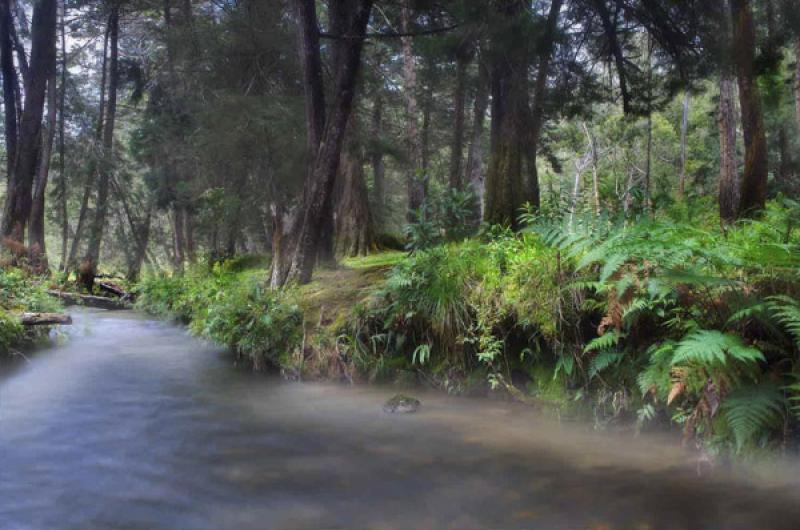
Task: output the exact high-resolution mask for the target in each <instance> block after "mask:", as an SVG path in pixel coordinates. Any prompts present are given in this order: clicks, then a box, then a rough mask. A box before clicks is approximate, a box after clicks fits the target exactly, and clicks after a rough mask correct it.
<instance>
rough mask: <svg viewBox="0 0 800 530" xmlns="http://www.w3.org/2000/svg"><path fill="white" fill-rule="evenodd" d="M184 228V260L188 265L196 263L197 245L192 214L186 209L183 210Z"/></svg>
mask: <svg viewBox="0 0 800 530" xmlns="http://www.w3.org/2000/svg"><path fill="white" fill-rule="evenodd" d="M183 217H184V223H183V224H184V228H185V229H186V259H187V260H188V261H189V264H190V265H194V264H195V263H197V244H196V242H195V238H194V213H193V212H192V210H191V209H190V208H188V207H185V206H184V210H183Z"/></svg>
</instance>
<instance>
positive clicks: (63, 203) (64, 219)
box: [58, 0, 69, 271]
mask: <svg viewBox="0 0 800 530" xmlns="http://www.w3.org/2000/svg"><path fill="white" fill-rule="evenodd" d="M66 18H67V4H66V2H65V1H63V0H62V2H61V16H60V19H61V20H60V22H59V25H60V27H61V84H60V86H59V94H58V115H59V119H58V179H59V186H58V188H59V189H58V211H59V217H60V219H61V264H60V265H59V269H60V270H61V271H66V270H67V245H68V244H69V216H68V212H67V171H66V167H67V164H66V146H65V143H64V140H65V134H64V131H65V128H66V127H65V123H66V114H65V110H66V102H67V32H66V23H65V19H66Z"/></svg>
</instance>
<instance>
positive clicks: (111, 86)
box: [83, 3, 119, 287]
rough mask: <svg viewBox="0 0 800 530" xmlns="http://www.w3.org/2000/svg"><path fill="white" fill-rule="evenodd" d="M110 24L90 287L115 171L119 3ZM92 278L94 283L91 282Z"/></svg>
mask: <svg viewBox="0 0 800 530" xmlns="http://www.w3.org/2000/svg"><path fill="white" fill-rule="evenodd" d="M108 25H109V47H110V50H109V63H108V68H109V70H108V109H107V111H106V121H105V125H104V128H103V153H102V158H101V161H100V171H99V172H98V177H99V178H98V179H97V203H96V206H95V216H94V221H93V223H92V227H91V229H90V233H89V246H88V249H87V253H86V258H87V262H88V265H89V268H90V269H91V274H92V278H89V277H88V276H85V281H84V282H83V283H84V285H85V286H86V287H90V285H91V283H93V282H94V278H93V276H94V274H95V273H96V271H97V266H98V264H99V261H100V247H101V246H102V242H103V232H104V230H105V225H106V217H107V215H108V191H109V186H110V181H111V178H112V176H113V173H114V126H115V122H116V115H117V86H118V83H119V4H116V3H114V4H112V6H111V13H110V14H109V19H108ZM89 280H91V283H90V282H89Z"/></svg>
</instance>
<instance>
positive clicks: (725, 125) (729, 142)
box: [718, 72, 740, 223]
mask: <svg viewBox="0 0 800 530" xmlns="http://www.w3.org/2000/svg"><path fill="white" fill-rule="evenodd" d="M734 98H735V87H734V80H733V78H732V77H730V76H729V75H727V74H726V73H724V72H723V74H722V75H721V77H720V80H719V118H718V123H719V154H720V160H719V215H720V218H721V219H722V221H723V222H724V223H732V222H733V221H735V220H736V212H737V211H738V210H739V189H740V185H739V174H738V172H737V170H736V104H735V102H734Z"/></svg>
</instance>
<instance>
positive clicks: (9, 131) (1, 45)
mask: <svg viewBox="0 0 800 530" xmlns="http://www.w3.org/2000/svg"><path fill="white" fill-rule="evenodd" d="M13 26H14V19H13V18H12V15H11V6H10V0H2V1H0V71H2V75H3V109H4V111H5V140H6V179H7V181H10V179H11V175H12V174H13V173H14V161H15V158H16V153H17V138H18V135H19V131H18V124H17V113H18V110H17V107H18V105H19V104H20V102H19V101H18V100H17V85H18V84H19V81H18V80H17V69H16V67H15V66H14V49H13V45H14V44H13V39H12V29H13Z"/></svg>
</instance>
